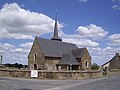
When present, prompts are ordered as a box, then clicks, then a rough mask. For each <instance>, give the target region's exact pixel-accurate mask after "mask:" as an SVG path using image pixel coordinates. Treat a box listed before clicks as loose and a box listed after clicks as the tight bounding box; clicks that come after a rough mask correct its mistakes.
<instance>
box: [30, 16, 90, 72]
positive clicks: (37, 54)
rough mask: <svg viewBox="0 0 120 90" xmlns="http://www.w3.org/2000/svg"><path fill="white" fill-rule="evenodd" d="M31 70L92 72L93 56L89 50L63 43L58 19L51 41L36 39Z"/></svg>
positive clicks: (32, 50)
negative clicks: (59, 32) (59, 33)
mask: <svg viewBox="0 0 120 90" xmlns="http://www.w3.org/2000/svg"><path fill="white" fill-rule="evenodd" d="M28 68H29V69H30V70H90V69H91V56H90V54H89V52H88V50H87V48H78V47H77V46H76V45H75V44H72V43H66V42H63V41H62V39H61V38H60V37H59V35H58V24H57V17H56V20H55V25H54V34H53V37H52V38H51V39H45V38H40V37H37V36H36V38H35V40H34V42H33V45H32V47H31V50H30V52H29V55H28Z"/></svg>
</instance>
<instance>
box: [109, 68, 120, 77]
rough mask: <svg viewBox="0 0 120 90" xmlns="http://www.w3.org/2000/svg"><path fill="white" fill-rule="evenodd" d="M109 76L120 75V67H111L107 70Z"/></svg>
mask: <svg viewBox="0 0 120 90" xmlns="http://www.w3.org/2000/svg"><path fill="white" fill-rule="evenodd" d="M107 75H108V76H115V75H120V69H109V70H107Z"/></svg>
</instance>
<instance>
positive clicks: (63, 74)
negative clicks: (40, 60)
mask: <svg viewBox="0 0 120 90" xmlns="http://www.w3.org/2000/svg"><path fill="white" fill-rule="evenodd" d="M0 77H18V78H31V71H30V70H5V69H0ZM98 77H102V73H101V71H92V70H90V71H51V72H50V71H42V70H39V71H38V79H58V80H67V79H74V80H75V79H76V80H78V79H87V78H98Z"/></svg>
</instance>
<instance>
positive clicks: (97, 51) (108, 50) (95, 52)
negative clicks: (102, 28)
mask: <svg viewBox="0 0 120 90" xmlns="http://www.w3.org/2000/svg"><path fill="white" fill-rule="evenodd" d="M89 52H90V54H91V56H92V62H94V63H97V64H99V65H102V64H104V63H106V62H107V61H109V60H111V59H112V58H113V57H114V56H115V53H120V47H105V48H100V47H97V48H89Z"/></svg>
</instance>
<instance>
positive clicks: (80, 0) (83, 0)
mask: <svg viewBox="0 0 120 90" xmlns="http://www.w3.org/2000/svg"><path fill="white" fill-rule="evenodd" d="M78 1H79V2H83V3H86V2H87V1H88V0H78Z"/></svg>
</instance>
